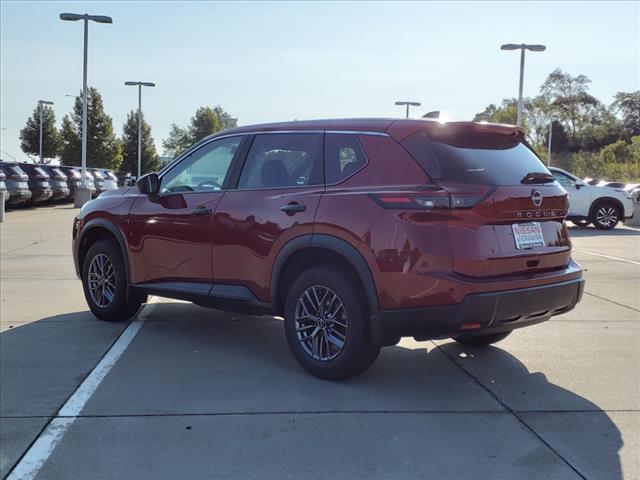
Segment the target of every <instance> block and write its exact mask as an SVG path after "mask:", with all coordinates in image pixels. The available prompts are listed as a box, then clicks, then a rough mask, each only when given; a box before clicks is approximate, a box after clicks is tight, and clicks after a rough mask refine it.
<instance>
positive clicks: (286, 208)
mask: <svg viewBox="0 0 640 480" xmlns="http://www.w3.org/2000/svg"><path fill="white" fill-rule="evenodd" d="M306 209H307V206H306V205H300V204H299V203H288V204H287V205H283V206H281V207H280V210H282V211H283V212H284V213H286V214H287V215H295V214H296V213H298V212H304V211H305V210H306Z"/></svg>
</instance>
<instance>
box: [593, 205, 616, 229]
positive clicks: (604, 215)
mask: <svg viewBox="0 0 640 480" xmlns="http://www.w3.org/2000/svg"><path fill="white" fill-rule="evenodd" d="M596 220H597V221H598V223H599V224H600V225H602V226H603V227H610V226H612V225H614V224H615V223H616V222H617V221H618V212H616V209H615V208H613V207H609V206H606V207H601V208H599V209H598V211H597V212H596Z"/></svg>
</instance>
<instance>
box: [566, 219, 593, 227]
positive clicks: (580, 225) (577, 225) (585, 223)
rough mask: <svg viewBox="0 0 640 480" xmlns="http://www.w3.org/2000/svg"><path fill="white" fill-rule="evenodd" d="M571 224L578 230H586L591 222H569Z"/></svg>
mask: <svg viewBox="0 0 640 480" xmlns="http://www.w3.org/2000/svg"><path fill="white" fill-rule="evenodd" d="M571 223H573V224H574V225H575V226H576V227H578V228H587V227H588V226H589V225H591V222H590V221H589V220H586V219H584V220H571Z"/></svg>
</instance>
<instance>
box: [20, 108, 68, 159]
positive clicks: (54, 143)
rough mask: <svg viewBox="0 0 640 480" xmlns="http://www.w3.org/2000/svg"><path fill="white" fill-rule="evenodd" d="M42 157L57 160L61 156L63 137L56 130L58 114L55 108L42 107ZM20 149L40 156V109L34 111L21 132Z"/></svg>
mask: <svg viewBox="0 0 640 480" xmlns="http://www.w3.org/2000/svg"><path fill="white" fill-rule="evenodd" d="M42 108H43V110H42V156H43V157H44V158H55V157H57V156H58V155H60V151H61V148H62V137H61V136H60V132H58V129H57V128H56V114H55V113H54V112H53V108H50V107H48V106H46V105H43V106H42ZM20 148H21V149H22V151H23V152H24V153H27V154H32V155H40V107H39V106H37V107H36V108H35V109H34V110H33V115H31V116H30V117H29V118H28V119H27V124H26V125H25V127H24V128H23V129H22V130H20Z"/></svg>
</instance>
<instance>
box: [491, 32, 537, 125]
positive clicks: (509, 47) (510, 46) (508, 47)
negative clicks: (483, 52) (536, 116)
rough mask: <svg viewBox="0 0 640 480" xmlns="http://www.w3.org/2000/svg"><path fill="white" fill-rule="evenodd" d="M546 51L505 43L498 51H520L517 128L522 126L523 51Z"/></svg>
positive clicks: (534, 46)
mask: <svg viewBox="0 0 640 480" xmlns="http://www.w3.org/2000/svg"><path fill="white" fill-rule="evenodd" d="M546 49H547V47H545V46H544V45H527V44H526V43H520V44H518V43H507V44H505V45H502V46H501V47H500V50H520V86H519V88H518V120H517V122H516V123H517V125H518V127H521V126H522V87H523V82H524V51H525V50H531V51H532V52H544V51H545V50H546Z"/></svg>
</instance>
